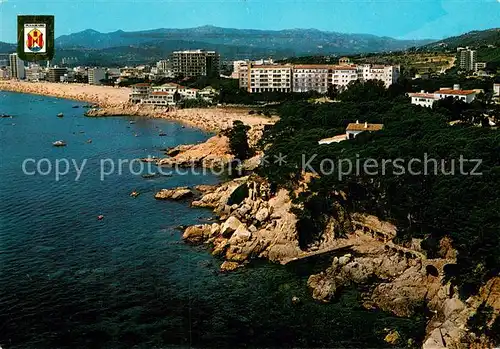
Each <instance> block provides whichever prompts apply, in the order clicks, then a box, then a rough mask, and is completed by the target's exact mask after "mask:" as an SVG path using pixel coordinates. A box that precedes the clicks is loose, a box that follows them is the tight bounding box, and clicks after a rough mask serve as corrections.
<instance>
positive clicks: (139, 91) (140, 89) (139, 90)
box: [129, 83, 151, 103]
mask: <svg viewBox="0 0 500 349" xmlns="http://www.w3.org/2000/svg"><path fill="white" fill-rule="evenodd" d="M150 93H151V85H150V84H146V83H141V84H135V85H132V93H131V94H130V96H129V102H130V103H141V102H142V101H143V100H145V99H147V98H148V97H149V94H150Z"/></svg>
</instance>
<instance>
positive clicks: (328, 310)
mask: <svg viewBox="0 0 500 349" xmlns="http://www.w3.org/2000/svg"><path fill="white" fill-rule="evenodd" d="M74 105H81V104H79V103H77V102H72V101H67V100H62V99H56V98H45V97H39V96H32V95H23V94H15V93H7V92H0V114H2V113H6V114H12V115H13V116H14V117H13V118H12V119H10V118H3V119H0V147H1V157H0V345H1V346H2V347H3V348H4V349H8V348H166V347H177V346H178V347H199V348H200V347H230V348H236V347H314V346H316V347H382V346H384V345H385V343H384V342H383V340H382V339H383V337H384V331H383V329H384V328H386V327H391V328H394V327H399V328H401V329H408V328H410V329H411V328H412V326H413V325H414V324H413V323H412V321H411V320H401V319H396V318H393V317H390V316H388V315H386V314H382V313H379V312H369V311H365V310H363V309H362V308H361V307H360V305H359V302H358V297H359V295H358V293H357V292H355V291H349V292H346V293H345V295H344V296H342V297H341V298H340V299H339V300H338V301H337V302H335V303H332V304H319V303H317V302H314V301H313V300H311V298H310V296H309V294H308V291H307V288H306V286H305V285H306V281H307V276H308V275H309V273H310V272H311V271H312V268H319V266H308V265H305V266H300V267H294V268H284V267H281V266H277V265H272V264H269V263H266V262H258V263H254V264H252V265H251V266H249V267H247V268H245V269H242V270H240V271H237V272H235V273H230V274H221V273H219V271H218V270H219V266H220V264H221V261H220V260H217V259H215V258H213V257H212V256H211V255H210V254H209V253H208V252H207V251H206V249H205V248H203V247H193V246H189V245H186V244H184V243H183V242H182V241H181V233H180V232H179V231H178V230H176V227H177V226H179V225H188V224H194V223H197V222H205V221H206V220H207V219H208V218H210V217H211V212H210V211H207V210H199V209H191V208H189V203H188V202H166V201H157V200H155V199H154V198H153V194H154V192H155V191H156V190H159V189H161V188H170V187H176V186H180V185H196V184H202V183H206V184H213V183H217V181H218V179H217V178H216V177H214V176H196V175H192V174H188V175H182V176H178V175H174V176H173V177H156V178H154V179H144V178H142V177H141V176H136V175H133V174H131V173H130V171H127V170H124V171H123V174H122V175H116V174H115V175H110V176H107V177H106V178H105V180H104V181H101V180H100V160H101V159H103V158H110V159H113V160H115V161H116V162H117V161H118V159H128V160H132V159H136V158H139V157H145V156H147V155H156V156H157V155H161V154H162V152H161V151H160V150H161V149H162V148H165V147H169V146H174V145H177V144H182V143H193V142H199V141H203V140H204V139H206V138H207V137H208V136H209V134H206V133H204V132H201V131H199V130H197V129H192V128H182V127H181V126H180V125H179V124H176V123H173V122H169V121H165V120H156V119H144V118H142V119H141V118H136V119H133V118H122V117H109V118H97V119H94V118H85V117H84V116H83V112H84V109H82V108H78V109H74V108H72V106H74ZM60 112H62V113H64V118H58V117H56V115H57V114H58V113H60ZM131 120H134V121H135V123H133V124H131V123H130V121H131ZM160 130H161V131H163V132H165V133H166V134H167V136H166V137H159V136H158V133H159V132H160ZM136 135H137V136H136ZM88 139H92V143H87V140H88ZM56 140H64V141H66V142H67V144H68V145H67V147H63V148H56V147H53V146H52V142H54V141H56ZM27 158H32V159H33V160H35V161H38V160H40V159H42V158H46V159H48V161H49V162H51V164H52V166H54V164H55V161H56V160H57V159H62V158H67V159H69V160H70V161H71V160H72V159H74V160H75V161H76V163H77V164H81V162H82V161H83V160H84V159H88V160H87V163H86V165H85V167H84V169H83V172H82V174H81V177H80V178H79V180H78V181H75V177H76V172H75V171H74V169H73V170H70V171H69V173H68V174H67V175H66V176H63V177H62V178H61V179H60V180H59V181H56V180H55V177H54V175H53V174H51V175H46V176H42V175H40V174H35V175H25V174H24V173H23V170H22V163H23V161H24V160H25V159H27ZM27 167H28V170H29V171H32V170H33V169H34V168H35V166H34V165H33V164H32V163H31V164H30V165H28V166H27ZM41 169H42V171H45V170H46V169H47V162H46V163H44V164H43V166H42V167H41ZM133 190H138V191H140V192H141V195H140V196H139V197H137V198H131V197H130V196H129V194H130V192H131V191H133ZM100 214H102V215H104V217H105V218H104V219H103V220H102V221H99V220H97V216H98V215H100ZM294 295H297V296H299V297H300V298H301V299H302V303H301V304H300V305H298V306H297V305H295V306H294V305H292V303H291V297H292V296H294Z"/></svg>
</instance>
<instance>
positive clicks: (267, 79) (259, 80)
mask: <svg viewBox="0 0 500 349" xmlns="http://www.w3.org/2000/svg"><path fill="white" fill-rule="evenodd" d="M247 75H249V76H250V79H249V80H248V78H247V80H246V83H247V88H248V91H249V92H257V93H260V92H291V91H292V67H291V66H284V65H259V66H255V67H254V66H252V65H251V64H250V65H248V73H247ZM240 86H241V82H240Z"/></svg>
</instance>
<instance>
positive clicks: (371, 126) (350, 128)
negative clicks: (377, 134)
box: [346, 123, 384, 131]
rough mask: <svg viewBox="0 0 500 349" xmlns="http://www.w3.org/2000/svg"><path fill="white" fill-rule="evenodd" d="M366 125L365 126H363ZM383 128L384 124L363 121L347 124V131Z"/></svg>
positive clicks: (378, 129)
mask: <svg viewBox="0 0 500 349" xmlns="http://www.w3.org/2000/svg"><path fill="white" fill-rule="evenodd" d="M365 126H366V127H365ZM383 128H384V124H367V125H365V123H360V124H357V123H350V124H349V125H347V129H346V130H347V131H380V130H381V129H383Z"/></svg>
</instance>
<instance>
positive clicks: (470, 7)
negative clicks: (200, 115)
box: [0, 0, 500, 42]
mask: <svg viewBox="0 0 500 349" xmlns="http://www.w3.org/2000/svg"><path fill="white" fill-rule="evenodd" d="M18 14H53V15H55V18H56V36H60V35H63V34H70V33H74V32H78V31H82V30H85V29H88V28H92V29H95V30H98V31H101V32H110V31H115V30H118V29H122V30H125V31H134V30H144V29H155V28H188V27H196V26H201V25H206V24H211V25H216V26H221V27H230V28H255V29H287V28H316V29H320V30H328V31H337V32H344V33H367V34H375V35H384V36H392V37H395V38H406V39H410V38H416V39H421V38H432V39H441V38H444V37H447V36H452V35H458V34H461V33H464V32H467V31H470V30H475V29H487V28H492V27H500V0H300V1H296V0H196V1H193V0H146V1H143V0H0V41H7V42H14V41H15V37H16V34H15V33H16V25H17V24H16V16H17V15H18Z"/></svg>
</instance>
